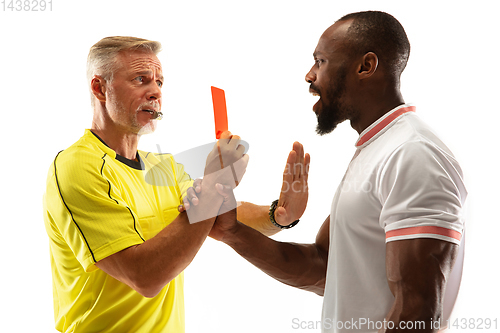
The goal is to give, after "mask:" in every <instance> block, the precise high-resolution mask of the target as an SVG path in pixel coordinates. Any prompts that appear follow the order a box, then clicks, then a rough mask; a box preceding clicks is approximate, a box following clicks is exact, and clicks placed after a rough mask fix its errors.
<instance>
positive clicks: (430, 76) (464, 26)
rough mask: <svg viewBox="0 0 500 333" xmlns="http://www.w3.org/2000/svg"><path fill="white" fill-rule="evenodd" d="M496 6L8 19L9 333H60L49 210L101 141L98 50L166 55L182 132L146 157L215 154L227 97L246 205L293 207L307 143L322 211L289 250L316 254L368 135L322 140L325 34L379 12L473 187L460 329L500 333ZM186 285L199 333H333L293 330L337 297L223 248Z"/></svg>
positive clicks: (79, 4)
mask: <svg viewBox="0 0 500 333" xmlns="http://www.w3.org/2000/svg"><path fill="white" fill-rule="evenodd" d="M6 2H7V4H8V2H9V1H6ZM495 4H496V2H495V1H468V2H463V1H461V2H456V1H418V2H417V1H413V2H408V1H376V2H375V1H356V2H353V1H310V2H307V3H306V2H305V1H269V0H268V1H255V0H254V1H183V2H181V1H165V0H163V1H141V2H139V1H117V0H112V1H95V0H92V1H62V0H53V3H52V7H53V8H52V11H46V12H16V11H14V12H12V11H9V10H7V11H3V10H2V11H0V39H1V51H0V66H1V67H0V68H1V72H0V73H1V74H2V80H1V81H0V92H1V94H2V107H1V114H2V121H1V122H2V127H3V130H2V131H1V134H0V135H1V142H2V143H3V154H2V156H3V162H2V163H1V165H2V166H1V168H2V173H1V175H2V178H3V179H2V183H1V184H2V190H3V193H4V199H3V200H2V203H1V205H2V209H1V210H2V218H1V222H0V223H1V224H2V235H1V238H2V241H1V242H0V247H1V248H0V250H1V254H2V268H1V275H0V281H1V286H2V293H1V300H2V303H3V305H2V308H3V310H2V311H1V314H0V331H3V332H53V331H54V329H53V327H54V324H53V310H52V285H51V275H50V264H49V252H48V239H47V236H46V233H45V229H44V225H43V219H42V195H43V192H44V186H45V177H46V173H47V170H48V167H49V164H50V163H51V161H52V160H53V158H54V157H55V155H56V154H57V152H58V151H60V150H62V149H65V148H66V147H68V146H69V145H70V144H72V143H73V142H74V141H76V140H77V139H78V138H79V137H80V136H81V135H82V134H83V131H84V129H85V128H88V127H89V126H90V121H91V109H90V103H89V93H88V88H87V86H86V82H85V61H86V57H87V53H88V50H89V48H90V46H91V45H93V44H94V43H95V42H97V41H98V40H100V39H101V38H102V37H105V36H111V35H132V36H137V37H143V38H148V39H153V40H158V41H160V42H161V43H162V44H163V52H162V53H161V54H160V56H159V57H160V60H161V61H162V64H163V70H164V75H165V77H166V84H165V86H164V88H163V94H164V95H163V96H164V102H163V103H164V104H163V105H164V106H163V112H164V114H165V115H166V117H165V118H164V120H162V121H161V123H160V126H159V129H158V130H157V132H156V133H155V134H152V135H150V136H145V137H143V139H142V141H141V144H140V148H141V149H143V150H150V151H156V150H157V148H156V145H157V144H159V145H160V146H161V149H162V151H163V152H171V153H174V154H175V153H178V152H181V151H183V150H186V149H189V148H192V147H195V146H198V145H201V144H204V143H207V142H210V141H213V139H214V133H213V132H214V129H213V114H212V105H211V97H210V85H215V86H218V87H220V88H223V89H225V91H226V99H227V106H228V117H229V128H230V130H231V131H233V133H237V134H239V135H241V136H242V137H243V138H244V139H245V140H246V141H248V142H249V143H250V151H249V154H250V155H251V159H250V165H249V168H248V170H247V174H246V176H245V179H244V181H243V183H242V184H241V185H240V187H239V188H238V190H237V191H238V193H237V198H238V199H239V200H245V201H251V202H254V203H258V204H270V203H271V201H272V200H274V199H275V198H277V197H278V195H279V189H280V184H281V173H282V171H283V168H284V164H285V160H286V156H287V154H288V151H289V150H290V148H291V145H292V143H293V141H295V140H298V141H300V142H302V143H303V144H304V146H305V149H306V151H308V152H309V153H310V154H311V174H310V190H311V193H310V201H309V205H308V208H307V210H306V213H305V214H304V216H303V218H302V220H301V222H300V223H299V224H298V225H297V227H295V228H294V229H292V230H289V231H284V232H282V233H281V234H280V235H278V236H276V237H275V238H276V239H278V240H283V241H285V240H286V241H292V242H308V243H309V242H313V241H314V238H315V235H316V233H317V231H318V229H319V227H320V225H321V224H322V222H323V221H324V219H325V218H326V217H327V216H328V214H329V210H330V203H331V200H332V197H333V194H334V191H335V189H336V186H337V184H338V183H339V181H340V179H341V177H342V175H343V173H344V171H345V169H346V166H347V163H348V162H349V160H350V158H351V156H352V154H353V153H354V142H355V140H356V139H357V133H356V132H355V131H354V130H352V129H351V128H350V126H349V124H348V123H347V122H346V123H344V124H342V125H340V126H339V127H338V128H337V129H336V130H335V132H334V133H332V134H330V135H328V136H324V137H318V136H317V135H316V134H315V131H314V129H315V125H316V117H315V115H314V114H313V112H312V111H311V107H312V105H313V104H314V102H315V101H316V99H317V98H314V97H312V96H311V95H309V94H308V84H307V83H306V82H305V81H304V76H305V74H306V73H307V71H308V70H309V68H310V66H311V65H312V64H313V57H312V52H313V50H314V48H315V46H316V43H317V41H318V38H319V36H320V35H321V33H322V32H323V31H324V30H325V29H326V28H328V26H330V25H331V24H332V23H333V22H334V21H335V20H336V19H338V18H340V17H341V16H343V15H344V14H347V13H350V12H354V11H360V10H368V9H375V10H383V11H387V12H389V13H391V14H393V15H394V16H395V17H396V18H398V19H399V20H400V22H401V23H402V24H403V26H404V27H405V29H406V32H407V34H408V37H409V39H410V43H411V46H412V50H411V55H410V60H409V63H408V67H407V69H406V71H405V72H404V74H403V78H402V91H403V95H404V97H405V100H406V101H407V102H412V103H415V105H417V113H418V114H419V115H420V116H421V117H422V118H423V119H425V120H426V121H427V122H428V123H429V124H430V125H431V126H432V127H433V128H435V129H436V131H437V132H438V133H439V134H440V135H441V136H442V138H443V139H444V141H445V142H447V143H448V145H449V146H450V148H451V149H452V151H454V153H455V155H456V157H457V158H458V159H459V161H460V162H461V165H462V168H463V170H464V172H465V179H466V184H467V186H468V190H469V194H470V195H469V198H468V212H467V247H466V258H465V260H466V263H465V270H464V276H463V283H462V288H461V294H460V296H459V301H458V304H457V306H456V309H455V312H454V314H453V318H467V319H469V318H476V319H477V318H491V319H495V318H497V323H498V325H499V326H500V311H499V310H500V306H499V296H500V293H499V288H498V279H499V273H498V253H499V250H498V235H499V234H500V226H499V218H498V207H499V202H498V199H499V195H498V188H499V186H500V182H499V180H498V158H497V157H495V156H496V155H498V149H499V148H498V146H499V145H498V142H497V137H498V135H497V133H498V129H497V128H498V125H497V124H498V122H499V120H500V117H499V115H498V113H499V111H500V110H499V107H498V104H497V101H496V100H497V96H498V91H499V88H500V86H499V84H498V78H497V76H498V54H499V51H500V50H499V46H498V45H499V43H498V32H499V28H498V25H497V21H498V19H497V13H496V10H495V9H494V8H496V7H495ZM185 276H186V285H185V293H186V326H187V332H188V333H197V332H265V333H267V332H317V331H318V330H313V329H304V330H297V329H293V325H292V324H293V322H292V321H293V319H294V318H298V319H297V320H300V321H304V322H308V321H317V320H319V319H320V313H321V304H322V298H321V297H319V296H316V295H314V294H310V293H307V292H304V291H300V290H295V289H293V288H291V287H287V286H285V285H282V284H280V283H278V282H276V281H274V280H273V279H271V278H270V277H268V276H267V275H265V274H264V273H262V272H261V271H259V270H258V269H256V268H255V267H253V266H251V265H250V264H248V263H247V262H246V261H245V260H244V259H242V258H240V257H239V256H238V255H236V254H235V253H234V252H233V251H232V250H231V249H230V248H229V247H227V246H225V245H224V244H220V243H217V242H215V241H213V240H212V239H209V240H207V241H206V243H205V244H204V245H203V247H202V249H201V250H200V252H199V254H198V255H197V257H196V258H195V260H194V261H193V263H192V264H191V266H189V267H188V269H187V270H186V274H185ZM476 323H477V322H476ZM459 331H461V332H467V331H471V330H469V329H465V330H456V332H459ZM482 331H483V332H493V331H494V330H489V331H488V330H482ZM498 331H500V327H499V330H497V332H498Z"/></svg>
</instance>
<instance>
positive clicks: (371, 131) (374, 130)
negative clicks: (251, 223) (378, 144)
mask: <svg viewBox="0 0 500 333" xmlns="http://www.w3.org/2000/svg"><path fill="white" fill-rule="evenodd" d="M416 109H417V108H416V107H415V106H413V105H408V104H402V105H400V106H398V107H396V108H395V109H392V110H391V111H389V112H387V113H386V114H384V115H383V116H382V117H380V118H379V119H378V120H377V121H376V122H374V123H373V124H371V125H370V126H368V127H367V128H366V129H365V130H364V131H363V132H362V133H361V134H360V135H359V138H358V140H357V141H356V148H363V147H365V146H367V145H368V144H369V143H370V142H372V141H373V140H375V139H376V138H377V137H378V136H379V135H380V134H382V133H384V132H385V130H386V129H388V128H389V127H390V125H392V124H394V123H395V122H396V119H398V118H399V117H400V116H401V115H403V114H405V113H408V112H414V111H415V110H416Z"/></svg>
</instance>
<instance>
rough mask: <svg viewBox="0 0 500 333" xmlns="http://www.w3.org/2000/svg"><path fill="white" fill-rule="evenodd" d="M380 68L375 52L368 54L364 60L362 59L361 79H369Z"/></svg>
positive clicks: (359, 69) (359, 70)
mask: <svg viewBox="0 0 500 333" xmlns="http://www.w3.org/2000/svg"><path fill="white" fill-rule="evenodd" d="M377 68H378V57H377V55H376V54H375V53H373V52H368V53H366V54H365V55H364V56H363V58H361V62H360V64H359V68H358V76H359V79H360V80H362V79H367V78H369V77H371V76H372V75H373V74H375V72H376V71H377Z"/></svg>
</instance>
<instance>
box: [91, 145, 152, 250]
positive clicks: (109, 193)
mask: <svg viewBox="0 0 500 333" xmlns="http://www.w3.org/2000/svg"><path fill="white" fill-rule="evenodd" d="M106 156H107V154H104V156H103V157H101V158H102V166H101V176H102V178H104V179H106V177H104V175H103V174H102V170H103V169H104V164H105V163H106V160H105V159H104V158H105V157H106ZM117 156H119V155H117ZM106 181H107V182H108V185H109V188H108V196H109V198H110V199H111V200H113V201H114V202H116V204H119V203H118V200H116V199H114V198H112V197H111V183H110V182H109V180H107V179H106ZM125 207H127V209H128V211H129V212H130V215H132V219H133V220H134V230H135V232H136V233H137V235H139V237H140V238H141V239H142V241H143V242H145V241H146V240H144V238H142V236H141V234H140V233H139V231H138V230H137V221H136V220H135V216H134V214H133V213H132V210H131V209H130V207H129V206H127V205H125Z"/></svg>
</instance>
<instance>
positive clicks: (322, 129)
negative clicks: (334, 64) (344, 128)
mask: <svg viewBox="0 0 500 333" xmlns="http://www.w3.org/2000/svg"><path fill="white" fill-rule="evenodd" d="M346 75H347V69H346V68H345V67H343V68H341V69H340V71H339V73H338V75H337V78H336V80H332V81H333V82H335V85H334V86H335V88H334V89H330V90H328V91H325V92H324V93H325V94H326V97H327V100H328V101H330V103H329V104H324V101H325V100H324V99H322V100H321V110H319V111H320V112H318V114H317V118H318V125H317V126H316V133H317V134H318V135H325V134H328V133H331V132H332V131H333V130H334V129H335V128H336V127H337V125H338V124H340V123H341V122H343V121H344V120H347V119H349V116H350V115H351V114H352V110H351V109H350V108H349V107H347V106H345V105H343V103H342V102H341V101H340V99H341V98H342V95H343V94H344V93H345V79H346ZM311 87H312V88H313V89H314V90H316V91H318V90H317V89H316V88H315V87H314V85H313V84H311ZM320 94H321V95H322V94H323V93H322V92H320Z"/></svg>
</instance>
